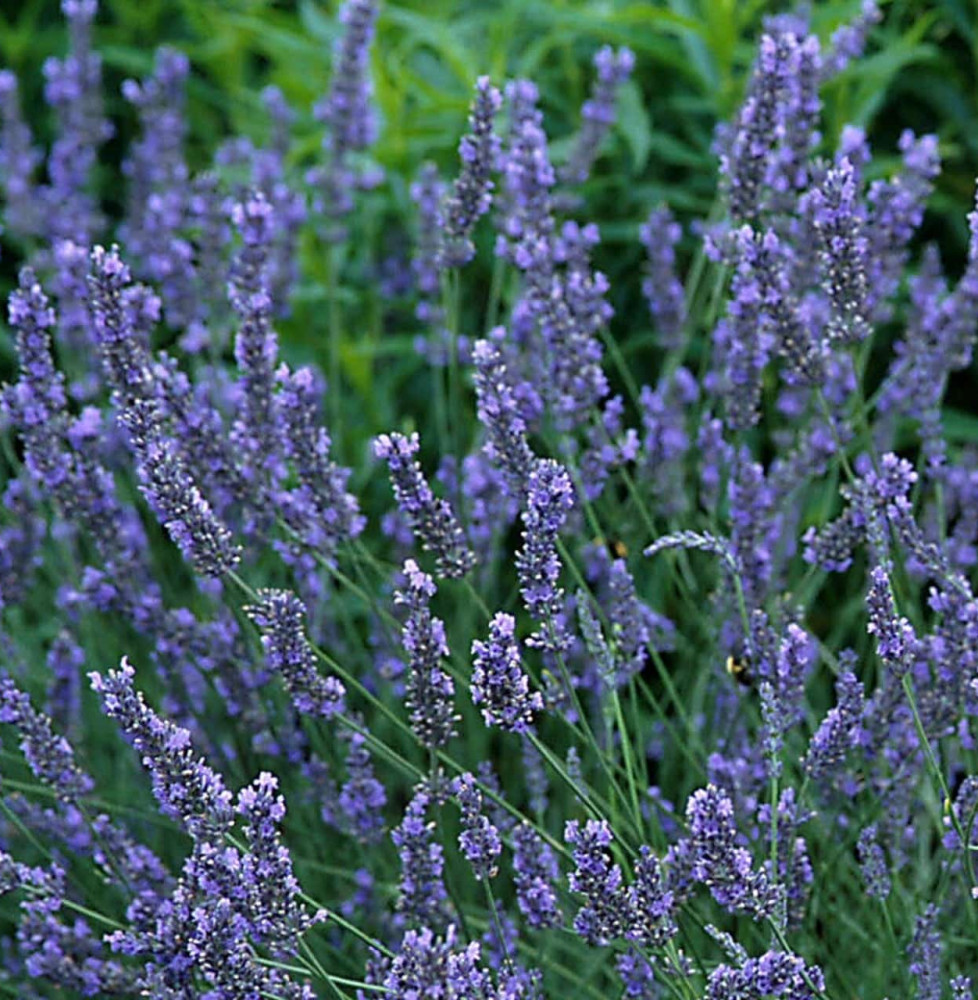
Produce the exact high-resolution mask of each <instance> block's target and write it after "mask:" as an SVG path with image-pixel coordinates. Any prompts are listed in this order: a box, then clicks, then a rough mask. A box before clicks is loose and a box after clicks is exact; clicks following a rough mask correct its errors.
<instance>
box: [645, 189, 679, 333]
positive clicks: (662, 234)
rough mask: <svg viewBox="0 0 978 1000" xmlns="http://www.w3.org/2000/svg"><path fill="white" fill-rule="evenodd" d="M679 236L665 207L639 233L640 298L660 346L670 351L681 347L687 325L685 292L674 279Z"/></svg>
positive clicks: (655, 211) (676, 226) (655, 212)
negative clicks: (643, 261)
mask: <svg viewBox="0 0 978 1000" xmlns="http://www.w3.org/2000/svg"><path fill="white" fill-rule="evenodd" d="M681 236H682V229H681V228H680V225H679V223H678V222H676V220H675V218H674V217H673V214H672V212H670V211H669V209H668V208H667V207H666V206H662V207H661V208H657V209H655V210H654V211H652V212H651V213H650V214H649V217H648V219H647V220H646V221H645V222H644V223H643V224H642V226H641V227H640V229H639V240H640V241H641V243H642V246H644V247H645V252H646V255H647V259H648V264H647V271H646V275H645V277H644V278H643V279H642V294H643V295H644V296H645V299H646V301H647V302H648V304H649V312H650V313H651V314H652V321H653V323H654V324H655V331H656V333H657V334H658V338H659V343H660V344H662V346H663V347H666V348H669V349H673V350H675V349H678V348H680V347H682V343H683V327H684V326H685V324H686V297H685V291H684V289H683V286H682V282H681V281H680V280H679V278H678V277H677V276H676V244H677V243H678V242H679V240H680V238H681Z"/></svg>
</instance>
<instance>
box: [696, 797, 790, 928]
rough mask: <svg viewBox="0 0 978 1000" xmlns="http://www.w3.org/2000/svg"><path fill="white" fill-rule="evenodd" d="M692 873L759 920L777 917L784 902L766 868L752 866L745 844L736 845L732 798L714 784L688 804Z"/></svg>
mask: <svg viewBox="0 0 978 1000" xmlns="http://www.w3.org/2000/svg"><path fill="white" fill-rule="evenodd" d="M686 822H687V823H688V825H689V832H690V837H689V842H688V850H689V853H690V861H691V871H692V876H693V878H694V879H695V880H696V881H697V882H702V883H703V884H704V885H705V886H707V887H708V888H709V890H710V892H711V893H712V895H713V898H714V899H715V900H716V901H717V902H718V903H719V904H720V905H721V906H723V907H725V908H726V909H728V910H730V911H731V912H741V913H748V914H750V915H751V916H753V917H754V918H755V919H758V920H759V919H764V918H766V917H771V916H774V915H775V914H776V913H777V912H778V911H779V909H780V907H781V905H782V901H783V893H782V890H781V887H780V886H778V885H776V884H772V883H771V882H770V880H769V878H768V875H767V873H766V872H765V871H764V870H763V869H761V870H759V871H754V870H753V868H752V865H751V856H750V853H749V852H748V851H747V850H746V848H743V847H739V846H738V844H737V830H736V828H735V826H734V818H733V803H732V802H731V800H730V797H729V796H728V795H727V794H726V792H723V791H721V790H720V789H719V788H717V787H716V786H714V785H708V786H707V787H706V788H700V789H699V790H697V791H695V792H694V793H693V794H692V795H691V796H690V797H689V801H688V802H687V804H686Z"/></svg>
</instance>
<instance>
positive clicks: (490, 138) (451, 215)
mask: <svg viewBox="0 0 978 1000" xmlns="http://www.w3.org/2000/svg"><path fill="white" fill-rule="evenodd" d="M475 88H476V96H475V101H474V103H473V105H472V111H471V113H470V114H469V128H470V129H471V132H470V134H469V135H466V136H465V137H464V138H463V139H462V141H461V143H460V144H459V148H458V152H459V157H460V158H461V160H462V170H461V173H460V174H459V175H458V177H457V178H456V180H455V184H454V185H453V187H452V192H451V194H450V195H449V196H448V198H447V199H446V200H445V202H444V204H443V205H442V206H441V217H442V234H443V239H442V244H441V247H440V248H439V253H438V263H439V266H440V267H442V268H449V267H462V266H463V265H465V264H467V263H468V262H469V261H470V260H472V258H473V257H474V256H475V244H474V243H473V242H472V230H473V228H474V227H475V224H476V222H478V220H479V219H480V218H481V217H482V216H483V215H485V214H486V212H488V211H489V207H490V205H491V204H492V191H493V182H492V179H491V177H490V175H491V173H492V171H494V170H495V169H496V166H497V160H498V158H499V137H498V136H497V135H496V133H495V130H494V127H493V126H494V122H495V118H496V114H497V113H498V111H499V109H500V108H501V107H502V103H503V98H502V94H500V92H499V91H498V90H497V89H496V88H495V87H494V86H493V85H492V83H491V82H490V80H489V77H487V76H480V77H479V79H478V80H477V81H476V85H475Z"/></svg>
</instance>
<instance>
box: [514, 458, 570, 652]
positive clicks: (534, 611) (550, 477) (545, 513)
mask: <svg viewBox="0 0 978 1000" xmlns="http://www.w3.org/2000/svg"><path fill="white" fill-rule="evenodd" d="M573 507H574V488H573V486H572V484H571V481H570V476H569V475H568V474H567V471H566V470H565V469H564V468H563V466H561V465H560V464H559V463H558V462H555V461H553V460H552V459H538V460H537V462H536V465H535V466H534V468H533V471H532V472H531V473H530V479H529V483H528V488H527V499H526V508H525V509H524V511H523V547H522V548H521V549H520V551H519V552H518V553H517V554H516V571H517V574H518V575H519V580H520V593H521V594H522V595H523V602H524V603H525V604H526V608H527V610H528V611H529V612H530V614H531V615H533V617H534V618H536V619H537V620H538V621H540V622H542V628H541V629H540V631H538V632H536V633H535V634H534V635H533V636H531V637H530V638H529V639H528V640H527V645H530V646H539V647H540V648H541V649H548V650H551V651H554V652H558V651H560V650H562V649H566V648H567V646H568V645H569V643H570V638H569V636H568V635H567V634H566V632H565V631H564V628H563V626H562V625H561V612H562V610H563V595H564V592H563V590H562V589H561V588H560V587H558V586H557V580H558V578H559V576H560V569H561V566H560V557H559V556H558V555H557V536H558V534H559V533H560V529H561V527H562V526H563V524H564V521H565V520H566V519H567V515H568V514H569V512H570V511H571V510H572V509H573Z"/></svg>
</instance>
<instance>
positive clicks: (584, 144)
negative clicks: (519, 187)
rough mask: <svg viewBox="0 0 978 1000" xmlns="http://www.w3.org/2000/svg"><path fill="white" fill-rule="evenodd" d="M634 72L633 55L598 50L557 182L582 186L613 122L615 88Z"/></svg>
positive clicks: (607, 48) (626, 50)
mask: <svg viewBox="0 0 978 1000" xmlns="http://www.w3.org/2000/svg"><path fill="white" fill-rule="evenodd" d="M634 68H635V54H634V53H633V52H632V50H631V49H629V48H627V47H625V46H622V47H621V48H620V49H618V50H617V51H616V50H615V49H613V48H611V46H610V45H605V46H603V47H602V48H600V49H599V50H598V51H597V53H596V54H595V56H594V69H595V74H596V75H595V78H594V83H593V84H592V86H591V94H590V96H589V97H588V99H587V100H586V101H585V102H584V106H583V107H582V108H581V118H582V119H583V120H582V122H581V128H580V131H579V132H578V133H577V136H576V137H575V139H574V145H573V146H572V147H571V152H570V155H569V156H568V157H567V162H566V163H565V164H564V166H563V167H562V168H561V170H560V179H561V180H562V181H564V182H566V183H570V184H583V183H584V182H585V181H586V180H587V178H588V175H589V174H590V172H591V167H592V165H593V164H594V161H595V160H596V159H597V156H598V150H599V149H600V147H601V143H602V141H603V140H604V138H605V136H606V135H607V134H608V132H609V131H610V129H611V126H612V124H614V120H615V97H616V95H617V93H618V90H619V88H620V87H621V86H622V84H624V83H625V81H626V80H628V78H629V77H630V76H631V74H632V70H633V69H634Z"/></svg>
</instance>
